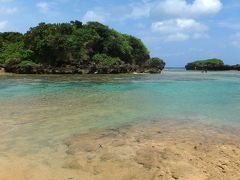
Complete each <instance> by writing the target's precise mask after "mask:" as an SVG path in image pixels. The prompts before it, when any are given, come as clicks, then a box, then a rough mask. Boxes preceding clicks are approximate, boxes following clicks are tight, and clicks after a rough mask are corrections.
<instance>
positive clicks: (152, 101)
mask: <svg viewBox="0 0 240 180" xmlns="http://www.w3.org/2000/svg"><path fill="white" fill-rule="evenodd" d="M166 119H169V120H171V119H173V120H179V121H182V120H190V121H202V122H207V123H212V124H222V125H230V126H231V125H232V126H238V125H240V72H209V73H208V74H201V73H200V72H186V71H184V70H167V71H164V72H163V73H162V74H161V75H160V74H158V75H67V76H54V75H51V76H39V75H33V76H26V75H14V76H0V130H1V132H0V135H1V137H2V139H1V140H0V143H1V144H2V145H1V146H0V150H5V149H7V148H8V149H9V148H11V147H16V146H17V145H19V144H20V142H21V143H23V142H24V143H32V144H33V145H34V147H35V148H32V150H36V149H37V148H38V147H39V146H41V145H51V144H54V143H58V142H59V140H60V139H63V138H65V137H68V136H70V135H72V134H75V133H79V132H82V131H86V130H89V129H91V128H101V127H103V128H104V127H108V126H118V125H120V124H121V125H122V124H126V123H129V122H139V121H148V120H159V121H161V120H166ZM28 150H29V149H28Z"/></svg>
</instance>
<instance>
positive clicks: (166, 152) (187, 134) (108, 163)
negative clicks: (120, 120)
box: [0, 121, 240, 180]
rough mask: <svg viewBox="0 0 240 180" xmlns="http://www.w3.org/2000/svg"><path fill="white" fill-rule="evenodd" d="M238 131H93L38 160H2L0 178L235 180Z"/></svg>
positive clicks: (157, 127) (172, 125) (199, 127)
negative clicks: (46, 157)
mask: <svg viewBox="0 0 240 180" xmlns="http://www.w3.org/2000/svg"><path fill="white" fill-rule="evenodd" d="M239 132H240V131H239V129H234V128H231V129H230V128H224V127H214V126H211V125H206V124H200V123H193V122H191V123H189V122H187V121H186V122H181V123H180V122H174V121H166V122H145V123H139V124H136V125H126V126H123V127H119V128H112V129H111V128H108V129H104V130H96V129H94V130H91V131H89V132H87V133H84V134H76V135H74V136H72V137H69V138H67V139H65V140H64V141H63V144H61V145H59V147H57V148H56V149H55V150H50V149H48V150H45V151H42V152H41V153H39V154H38V155H37V156H36V155H34V156H32V157H31V156H29V155H28V156H27V157H24V155H23V156H22V157H14V156H13V157H6V159H5V161H4V159H1V161H0V164H1V166H0V179H9V180H10V179H31V180H32V179H56V180H57V179H84V180H88V179H89V180H95V179H97V180H104V179H116V180H118V179H119V180H127V179H129V180H130V179H142V180H146V179H155V180H157V179H167V180H168V179H169V180H171V179H173V180H174V179H182V180H187V179H189V180H192V179H195V180H205V179H211V180H215V179H216V180H219V179H227V180H237V179H239V177H240V142H239V138H238V137H239ZM51 153H52V155H51ZM45 156H48V158H49V156H50V157H52V158H53V159H54V160H53V161H51V159H50V158H49V159H45ZM39 162H40V163H39ZM3 163H4V166H3Z"/></svg>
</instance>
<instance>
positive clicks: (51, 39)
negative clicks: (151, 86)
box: [0, 21, 165, 74]
mask: <svg viewBox="0 0 240 180" xmlns="http://www.w3.org/2000/svg"><path fill="white" fill-rule="evenodd" d="M164 66H165V63H164V61H163V60H161V59H160V58H151V57H150V55H149V51H148V49H147V48H146V47H145V45H144V44H143V43H142V41H141V40H140V39H137V38H135V37H133V36H131V35H127V34H122V33H119V32H117V31H115V30H113V29H110V28H109V27H107V26H105V25H103V24H101V23H98V22H88V23H86V24H83V23H82V22H80V21H71V22H70V23H58V24H46V23H40V24H39V25H38V26H37V27H33V28H30V30H29V31H28V32H26V33H25V34H21V33H17V32H4V33H0V68H4V69H5V71H6V72H12V73H20V74H116V73H131V72H138V73H160V72H161V71H162V69H163V68H164Z"/></svg>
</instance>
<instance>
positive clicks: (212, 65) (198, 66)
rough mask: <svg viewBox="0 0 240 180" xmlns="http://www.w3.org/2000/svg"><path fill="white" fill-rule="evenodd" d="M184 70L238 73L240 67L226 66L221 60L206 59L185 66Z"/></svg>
mask: <svg viewBox="0 0 240 180" xmlns="http://www.w3.org/2000/svg"><path fill="white" fill-rule="evenodd" d="M185 68H186V70H208V71H227V70H238V71H240V65H239V64H237V65H226V64H224V62H223V60H221V59H216V58H213V59H207V60H198V61H194V62H191V63H188V64H187V65H186V66H185Z"/></svg>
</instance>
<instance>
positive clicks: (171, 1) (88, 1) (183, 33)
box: [0, 0, 240, 66]
mask: <svg viewBox="0 0 240 180" xmlns="http://www.w3.org/2000/svg"><path fill="white" fill-rule="evenodd" d="M70 20H81V21H83V22H87V21H100V22H102V23H104V24H107V25H108V26H110V27H111V28H115V29H116V30H118V31H120V32H123V33H128V34H132V35H134V36H137V37H138V38H140V39H142V40H143V42H144V43H145V44H146V46H147V47H148V49H149V51H150V52H151V55H152V56H158V57H161V58H162V59H164V60H165V61H166V62H167V66H184V65H185V64H186V63H187V62H189V61H192V60H195V59H205V58H213V57H216V58H221V59H223V60H224V61H225V63H227V64H237V63H240V1H239V0H48V1H47V0H46V1H44V0H0V31H19V32H26V31H27V30H28V29H29V28H30V27H32V26H36V25H37V24H38V23H39V22H68V21H70Z"/></svg>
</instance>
